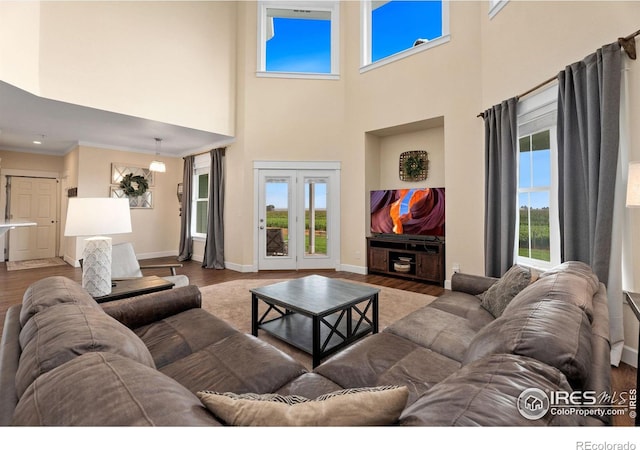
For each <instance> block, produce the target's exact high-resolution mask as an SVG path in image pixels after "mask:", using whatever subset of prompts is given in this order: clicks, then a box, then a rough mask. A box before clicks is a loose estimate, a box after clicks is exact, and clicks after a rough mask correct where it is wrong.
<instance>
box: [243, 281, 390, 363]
mask: <svg viewBox="0 0 640 450" xmlns="http://www.w3.org/2000/svg"><path fill="white" fill-rule="evenodd" d="M379 292H380V290H379V289H375V288H372V287H370V286H362V285H359V284H355V283H349V282H346V281H342V280H336V279H333V278H327V277H322V276H319V275H311V276H308V277H303V278H296V279H294V280H289V281H284V282H282V283H276V284H272V285H270V286H265V287H260V288H256V289H251V333H252V334H253V335H254V336H258V330H264V331H266V332H267V333H269V334H271V335H273V336H275V337H277V338H278V339H281V340H283V341H285V342H287V343H289V344H291V345H293V346H294V347H297V348H299V349H300V350H302V351H304V352H306V353H309V354H311V356H312V358H313V367H316V366H317V365H318V364H320V361H321V360H322V359H323V358H325V357H326V356H328V355H330V354H332V353H334V352H336V351H338V350H340V349H341V348H344V347H346V346H347V345H349V344H351V343H353V342H354V341H356V340H357V339H360V338H361V337H363V336H365V335H366V334H368V333H377V332H378V293H379ZM259 300H261V301H262V302H264V303H266V304H267V305H268V308H267V310H266V311H265V312H264V314H262V316H261V317H258V315H259V314H258V307H259ZM273 313H275V315H276V316H277V317H275V318H269V317H268V316H269V315H271V317H272V316H273V315H274V314H273Z"/></svg>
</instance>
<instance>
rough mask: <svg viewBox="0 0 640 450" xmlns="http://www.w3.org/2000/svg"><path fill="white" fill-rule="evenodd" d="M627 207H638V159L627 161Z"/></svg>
mask: <svg viewBox="0 0 640 450" xmlns="http://www.w3.org/2000/svg"><path fill="white" fill-rule="evenodd" d="M627 207H628V208H638V207H640V161H634V162H630V163H629V177H628V179H627Z"/></svg>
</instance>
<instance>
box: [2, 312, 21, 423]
mask: <svg viewBox="0 0 640 450" xmlns="http://www.w3.org/2000/svg"><path fill="white" fill-rule="evenodd" d="M21 307H22V306H21V305H15V306H12V307H11V308H9V309H8V310H7V315H6V317H5V321H4V328H3V329H2V341H0V426H7V425H10V424H11V419H12V418H13V411H14V410H15V409H16V405H17V404H18V394H17V392H16V373H17V372H18V364H19V362H20V339H19V338H20V329H21V328H20V309H21Z"/></svg>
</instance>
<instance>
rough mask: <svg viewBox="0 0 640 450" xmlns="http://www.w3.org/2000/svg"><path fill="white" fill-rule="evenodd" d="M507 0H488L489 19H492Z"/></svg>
mask: <svg viewBox="0 0 640 450" xmlns="http://www.w3.org/2000/svg"><path fill="white" fill-rule="evenodd" d="M507 3H509V0H489V20H491V19H493V18H494V17H495V16H496V15H497V14H498V13H499V12H500V11H502V8H504V7H505V6H506V5H507Z"/></svg>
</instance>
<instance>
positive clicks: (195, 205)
mask: <svg viewBox="0 0 640 450" xmlns="http://www.w3.org/2000/svg"><path fill="white" fill-rule="evenodd" d="M210 166H211V158H210V156H209V154H208V153H207V154H202V155H198V156H196V159H195V162H194V174H193V194H192V208H191V211H192V213H191V214H192V215H191V235H192V236H193V237H199V238H206V237H207V221H208V217H209V171H210Z"/></svg>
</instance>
